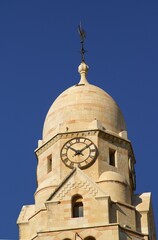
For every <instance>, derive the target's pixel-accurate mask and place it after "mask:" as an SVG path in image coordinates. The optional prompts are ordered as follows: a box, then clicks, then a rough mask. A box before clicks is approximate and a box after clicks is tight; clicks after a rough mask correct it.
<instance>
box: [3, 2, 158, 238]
mask: <svg viewBox="0 0 158 240" xmlns="http://www.w3.org/2000/svg"><path fill="white" fill-rule="evenodd" d="M80 20H82V23H83V25H84V28H85V29H86V31H87V39H86V45H85V48H86V49H87V51H88V52H87V54H86V62H87V64H88V65H89V67H90V70H89V75H88V79H89V81H90V82H91V83H92V84H95V85H97V86H99V87H101V88H103V89H104V90H105V91H107V92H108V93H109V94H110V95H112V96H113V98H114V99H115V100H116V101H117V103H118V104H119V106H120V107H121V109H122V111H123V113H124V116H125V119H126V123H127V128H128V135H129V139H130V140H131V141H132V144H133V148H134V152H135V157H136V160H137V163H136V176H137V190H136V192H137V193H142V192H148V191H151V192H152V197H153V205H154V210H155V220H156V226H157V229H158V204H157V203H158V173H157V172H158V171H157V169H158V153H157V150H158V143H157V142H158V141H157V136H158V1H156V0H152V1H148V0H133V1H127V0H124V1H123V0H122V1H118V0H107V1H104V0H102V1H101V0H100V1H98V0H86V1H85V0H80V1H75V0H69V1H64V0H62V1H61V0H53V1H51V0H45V1H44V0H43V1H41V0H38V1H37V0H35V1H30V0H27V1H26V0H24V1H20V0H19V1H17V0H14V1H12V0H1V1H0V110H1V112H0V116H1V117H0V135H1V137H0V146H1V147H0V149H1V155H0V156H1V157H0V164H1V167H0V195H1V198H0V213H1V217H0V238H8V239H18V229H17V226H16V220H17V217H18V214H19V212H20V209H21V207H22V206H23V205H29V204H32V203H33V202H34V198H33V195H34V192H35V189H36V163H37V161H36V157H35V155H34V150H35V149H36V147H37V141H38V139H41V135H42V127H43V122H44V119H45V115H46V113H47V111H48V108H49V107H50V105H51V104H52V102H53V101H54V99H55V98H56V97H57V96H58V95H59V93H61V92H62V91H63V90H64V89H66V88H68V87H69V86H71V85H74V84H76V83H77V82H78V80H79V75H78V73H77V67H78V65H79V63H80V55H79V48H80V44H79V37H78V33H77V25H78V23H79V22H80Z"/></svg>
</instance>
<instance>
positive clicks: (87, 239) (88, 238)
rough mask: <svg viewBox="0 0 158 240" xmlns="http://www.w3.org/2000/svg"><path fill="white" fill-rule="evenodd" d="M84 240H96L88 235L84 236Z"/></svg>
mask: <svg viewBox="0 0 158 240" xmlns="http://www.w3.org/2000/svg"><path fill="white" fill-rule="evenodd" d="M84 240H96V239H95V238H94V237H92V236H88V237H86V238H84Z"/></svg>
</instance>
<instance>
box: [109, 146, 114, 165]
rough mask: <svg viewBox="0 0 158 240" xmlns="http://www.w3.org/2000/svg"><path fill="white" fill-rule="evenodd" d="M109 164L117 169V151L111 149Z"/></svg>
mask: <svg viewBox="0 0 158 240" xmlns="http://www.w3.org/2000/svg"><path fill="white" fill-rule="evenodd" d="M109 164H110V165H111V166H114V167H116V151H115V150H113V149H109Z"/></svg>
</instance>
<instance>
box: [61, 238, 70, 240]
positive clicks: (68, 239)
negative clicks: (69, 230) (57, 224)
mask: <svg viewBox="0 0 158 240" xmlns="http://www.w3.org/2000/svg"><path fill="white" fill-rule="evenodd" d="M63 240H71V239H70V238H64V239H63Z"/></svg>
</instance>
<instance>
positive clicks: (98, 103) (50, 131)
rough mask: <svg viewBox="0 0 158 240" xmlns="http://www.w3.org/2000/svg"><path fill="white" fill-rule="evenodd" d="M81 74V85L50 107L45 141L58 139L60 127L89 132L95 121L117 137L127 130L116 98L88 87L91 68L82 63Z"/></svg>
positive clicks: (60, 96) (61, 95) (89, 85)
mask: <svg viewBox="0 0 158 240" xmlns="http://www.w3.org/2000/svg"><path fill="white" fill-rule="evenodd" d="M78 71H79V73H80V74H81V80H80V82H79V83H78V84H77V85H74V86H72V87H70V88H68V89H67V90H65V91H64V92H63V93H62V94H60V95H59V96H58V97H57V99H56V100H55V101H54V103H53V104H52V106H51V107H50V109H49V111H48V113H47V116H46V119H45V122H44V127H43V140H47V139H50V138H51V137H53V136H55V135H56V133H57V132H59V128H60V126H61V125H64V126H66V128H67V129H69V126H70V125H73V126H75V124H76V126H77V128H76V130H77V129H80V130H86V129H87V128H86V126H87V125H88V124H90V123H91V122H92V121H94V120H97V121H98V122H99V123H100V124H101V125H102V126H103V127H104V129H105V130H109V131H112V132H113V133H115V134H119V133H120V132H121V131H124V130H126V126H125V121H124V118H123V115H122V113H121V110H120V108H119V107H118V105H117V104H116V102H115V101H114V100H113V98H112V97H111V96H110V95H109V94H107V93H106V92H105V91H103V90H102V89H100V88H99V87H96V86H94V85H92V84H89V83H88V81H87V79H86V73H87V71H88V66H87V65H86V64H85V63H83V62H82V63H81V64H80V66H79V68H78ZM81 126H82V127H81ZM80 127H81V128H80ZM57 129H58V131H57ZM74 130H75V129H73V131H74Z"/></svg>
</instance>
